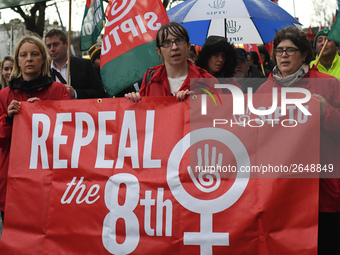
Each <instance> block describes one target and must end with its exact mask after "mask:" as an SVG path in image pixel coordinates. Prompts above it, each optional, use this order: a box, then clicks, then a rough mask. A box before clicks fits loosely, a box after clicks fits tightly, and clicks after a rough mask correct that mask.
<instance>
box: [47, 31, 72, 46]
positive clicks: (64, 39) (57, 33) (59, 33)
mask: <svg viewBox="0 0 340 255" xmlns="http://www.w3.org/2000/svg"><path fill="white" fill-rule="evenodd" d="M53 36H58V37H59V38H60V40H61V41H62V42H63V44H65V43H66V42H67V41H68V38H67V34H66V33H65V32H64V31H63V30H60V29H56V28H52V29H51V30H50V31H48V32H47V33H46V35H45V38H47V37H48V38H51V37H53Z"/></svg>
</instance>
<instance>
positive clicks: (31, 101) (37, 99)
mask: <svg viewBox="0 0 340 255" xmlns="http://www.w3.org/2000/svg"><path fill="white" fill-rule="evenodd" d="M35 101H41V100H40V98H38V97H31V98H29V99H27V102H30V103H33V102H35Z"/></svg>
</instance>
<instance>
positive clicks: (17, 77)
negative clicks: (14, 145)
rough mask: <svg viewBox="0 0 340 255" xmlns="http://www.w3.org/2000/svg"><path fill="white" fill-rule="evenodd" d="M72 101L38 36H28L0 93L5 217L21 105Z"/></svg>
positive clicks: (0, 188)
mask: <svg viewBox="0 0 340 255" xmlns="http://www.w3.org/2000/svg"><path fill="white" fill-rule="evenodd" d="M60 99H72V97H71V95H70V93H69V92H68V91H67V89H66V87H65V86H64V85H63V84H61V83H59V82H54V81H53V80H52V79H51V77H50V74H49V66H48V63H47V51H46V48H45V45H44V43H43V42H42V41H41V40H40V38H38V37H36V36H31V35H29V36H24V37H23V38H21V40H20V41H19V43H18V44H17V46H16V49H15V53H14V64H13V71H12V73H11V80H10V82H9V86H8V87H6V88H4V89H2V90H1V91H0V152H1V153H0V162H1V164H0V211H1V216H2V217H3V212H4V208H5V196H6V186H7V171H8V163H9V151H10V144H11V135H12V121H13V116H14V115H15V114H19V112H20V106H21V102H23V101H28V102H32V103H33V102H35V101H40V100H60Z"/></svg>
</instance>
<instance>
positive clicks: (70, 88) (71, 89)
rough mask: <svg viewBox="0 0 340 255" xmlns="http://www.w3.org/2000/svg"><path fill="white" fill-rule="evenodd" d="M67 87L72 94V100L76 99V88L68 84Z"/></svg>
mask: <svg viewBox="0 0 340 255" xmlns="http://www.w3.org/2000/svg"><path fill="white" fill-rule="evenodd" d="M65 87H66V89H67V90H68V92H70V94H71V96H72V98H74V97H75V96H76V91H75V90H74V88H73V87H72V86H71V85H68V84H65Z"/></svg>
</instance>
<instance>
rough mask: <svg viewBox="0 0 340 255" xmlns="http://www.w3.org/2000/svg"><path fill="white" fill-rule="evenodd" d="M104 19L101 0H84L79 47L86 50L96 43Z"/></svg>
mask: <svg viewBox="0 0 340 255" xmlns="http://www.w3.org/2000/svg"><path fill="white" fill-rule="evenodd" d="M104 20H105V16H104V7H103V1H102V0H86V5H85V12H84V17H83V23H82V26H81V31H80V49H81V50H82V51H85V50H88V49H90V48H91V46H92V45H93V44H95V43H96V41H97V38H98V36H99V35H100V32H101V31H102V30H103V27H104V24H103V21H104Z"/></svg>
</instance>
